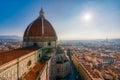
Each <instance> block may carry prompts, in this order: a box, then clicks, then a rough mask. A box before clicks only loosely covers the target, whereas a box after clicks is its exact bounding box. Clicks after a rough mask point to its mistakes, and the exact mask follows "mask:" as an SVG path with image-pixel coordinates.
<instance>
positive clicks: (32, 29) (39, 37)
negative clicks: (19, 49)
mask: <svg viewBox="0 0 120 80" xmlns="http://www.w3.org/2000/svg"><path fill="white" fill-rule="evenodd" d="M23 38H24V39H23V41H32V42H33V41H34V42H35V41H37V42H40V41H56V40H57V35H56V32H55V30H54V28H53V27H52V25H51V23H50V22H49V21H48V20H46V19H45V17H44V12H43V10H42V9H41V11H40V16H39V17H38V18H37V19H36V20H34V21H33V22H32V23H31V24H29V25H28V27H27V28H26V30H25V33H24V37H23Z"/></svg>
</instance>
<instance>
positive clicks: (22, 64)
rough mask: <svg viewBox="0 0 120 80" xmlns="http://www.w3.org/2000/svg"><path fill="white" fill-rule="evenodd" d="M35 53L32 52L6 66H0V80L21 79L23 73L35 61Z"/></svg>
mask: <svg viewBox="0 0 120 80" xmlns="http://www.w3.org/2000/svg"><path fill="white" fill-rule="evenodd" d="M36 55H37V51H33V52H31V53H29V54H27V55H25V56H22V57H20V58H19V59H15V60H13V61H11V62H9V63H7V64H4V65H2V66H0V80H4V79H5V80H17V79H18V77H19V78H21V77H22V76H23V75H24V74H25V72H28V71H29V69H30V68H31V67H33V66H34V65H35V63H36V61H37V59H36ZM29 61H31V65H30V66H28V62H29Z"/></svg>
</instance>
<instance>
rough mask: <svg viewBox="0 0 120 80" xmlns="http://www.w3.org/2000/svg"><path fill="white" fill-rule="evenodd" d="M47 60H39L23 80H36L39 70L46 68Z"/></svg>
mask: <svg viewBox="0 0 120 80" xmlns="http://www.w3.org/2000/svg"><path fill="white" fill-rule="evenodd" d="M45 64H46V63H45V62H38V63H37V64H36V65H35V66H34V67H33V68H31V70H30V71H29V72H28V73H27V74H26V75H25V76H24V77H23V78H22V79H21V80H36V78H37V76H38V75H39V72H40V71H41V70H42V69H43V68H44V66H45Z"/></svg>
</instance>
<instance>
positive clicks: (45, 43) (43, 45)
mask: <svg viewBox="0 0 120 80" xmlns="http://www.w3.org/2000/svg"><path fill="white" fill-rule="evenodd" d="M34 43H36V44H37V46H39V47H44V48H53V47H56V41H51V42H43V43H42V42H23V47H28V46H33V45H34ZM48 43H50V44H51V45H48Z"/></svg>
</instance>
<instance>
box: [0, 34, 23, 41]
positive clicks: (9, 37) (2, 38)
mask: <svg viewBox="0 0 120 80" xmlns="http://www.w3.org/2000/svg"><path fill="white" fill-rule="evenodd" d="M0 40H20V41H21V40H22V37H19V36H14V35H0Z"/></svg>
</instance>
